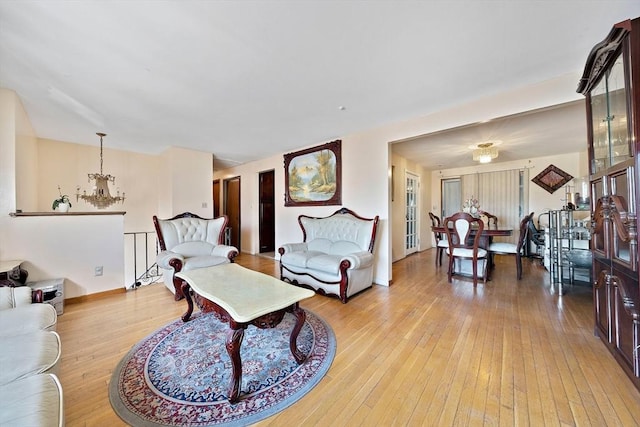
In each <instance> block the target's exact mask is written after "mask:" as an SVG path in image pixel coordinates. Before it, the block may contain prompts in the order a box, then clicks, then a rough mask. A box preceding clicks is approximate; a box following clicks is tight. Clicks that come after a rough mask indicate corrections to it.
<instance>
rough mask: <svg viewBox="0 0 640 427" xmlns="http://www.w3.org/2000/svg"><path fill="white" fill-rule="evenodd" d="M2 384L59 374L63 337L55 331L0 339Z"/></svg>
mask: <svg viewBox="0 0 640 427" xmlns="http://www.w3.org/2000/svg"><path fill="white" fill-rule="evenodd" d="M0 348H2V349H3V351H0V366H2V369H0V385H2V384H7V383H9V382H11V381H16V380H20V379H22V378H26V377H28V376H31V375H35V374H42V373H51V374H55V373H57V367H58V361H59V360H60V352H61V345H60V336H59V335H58V334H57V333H55V332H53V331H35V332H30V333H27V334H23V335H13V336H5V337H0Z"/></svg>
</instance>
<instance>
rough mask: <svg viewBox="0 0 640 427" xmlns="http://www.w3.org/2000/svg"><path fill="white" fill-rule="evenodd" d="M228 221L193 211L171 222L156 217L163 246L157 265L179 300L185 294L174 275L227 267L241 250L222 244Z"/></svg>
mask: <svg viewBox="0 0 640 427" xmlns="http://www.w3.org/2000/svg"><path fill="white" fill-rule="evenodd" d="M227 222H228V218H227V217H226V216H225V215H222V216H219V217H217V218H213V219H207V218H201V217H199V216H198V215H195V214H192V213H190V212H185V213H182V214H180V215H176V216H174V217H173V218H171V219H159V218H158V217H157V216H155V215H154V216H153V225H154V226H155V229H156V233H157V236H158V244H159V245H160V253H158V257H157V260H156V262H157V264H158V267H160V268H162V269H163V270H164V284H165V286H166V287H167V288H168V289H169V290H170V291H171V292H172V293H173V294H174V295H175V300H176V301H178V300H181V299H182V298H184V295H182V289H181V283H179V282H180V280H179V279H178V278H176V277H174V273H177V272H179V271H189V270H193V269H196V268H204V267H212V266H214V265H219V264H226V263H228V262H233V260H234V258H235V257H236V256H237V255H238V249H236V248H235V247H233V246H228V245H225V244H223V242H224V230H225V228H226V226H227Z"/></svg>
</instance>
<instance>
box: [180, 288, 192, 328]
mask: <svg viewBox="0 0 640 427" xmlns="http://www.w3.org/2000/svg"><path fill="white" fill-rule="evenodd" d="M190 288H191V287H190V286H189V284H188V283H187V282H186V280H183V281H182V294H183V295H184V296H185V299H186V300H187V311H186V312H185V313H184V314H183V315H182V321H183V322H186V321H188V320H189V318H190V317H191V314H192V313H193V300H192V299H191V292H189V289H190Z"/></svg>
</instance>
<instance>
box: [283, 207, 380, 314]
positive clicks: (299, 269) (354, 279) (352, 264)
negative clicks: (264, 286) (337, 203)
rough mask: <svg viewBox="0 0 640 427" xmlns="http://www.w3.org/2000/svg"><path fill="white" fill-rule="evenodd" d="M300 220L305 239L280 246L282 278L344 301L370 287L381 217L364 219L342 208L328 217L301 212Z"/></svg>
mask: <svg viewBox="0 0 640 427" xmlns="http://www.w3.org/2000/svg"><path fill="white" fill-rule="evenodd" d="M298 223H299V224H300V228H302V235H303V242H301V243H289V244H285V245H282V247H280V248H279V249H278V252H279V253H280V278H281V279H282V280H284V281H287V282H290V283H293V284H294V285H298V286H302V287H305V288H310V289H313V290H315V291H316V292H318V293H320V294H322V295H335V296H337V297H339V298H340V300H341V301H342V302H343V303H346V302H347V300H348V299H349V297H351V296H352V295H355V294H356V293H358V292H360V291H363V290H365V289H367V288H370V287H371V285H372V281H373V264H374V256H373V246H374V243H375V238H376V229H377V226H378V216H376V217H375V218H362V217H360V216H358V215H356V214H355V213H354V212H352V211H350V210H349V209H347V208H342V209H339V210H338V211H336V212H335V213H334V214H333V215H331V216H328V217H325V218H315V217H310V216H306V215H300V216H299V217H298Z"/></svg>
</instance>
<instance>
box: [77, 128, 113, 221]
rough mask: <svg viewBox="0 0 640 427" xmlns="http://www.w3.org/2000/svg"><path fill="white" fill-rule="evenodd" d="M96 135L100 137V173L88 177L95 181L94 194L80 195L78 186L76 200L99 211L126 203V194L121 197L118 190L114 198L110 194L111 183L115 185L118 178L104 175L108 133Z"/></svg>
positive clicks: (85, 192)
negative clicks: (116, 204) (89, 204)
mask: <svg viewBox="0 0 640 427" xmlns="http://www.w3.org/2000/svg"><path fill="white" fill-rule="evenodd" d="M96 135H98V136H99V137H100V173H89V174H87V176H88V177H89V182H91V180H95V182H96V183H95V185H94V186H93V193H92V194H87V191H86V190H85V191H84V192H83V193H84V194H80V186H79V185H78V187H77V189H76V190H77V191H76V200H79V199H82V200H84V201H85V202H89V203H91V204H92V205H93V206H95V207H96V208H98V209H104V208H107V207H109V206H111V205H112V204H114V203H115V202H122V203H124V193H122V196H120V190H119V189H118V190H117V194H116V196H115V197H114V196H112V195H111V193H109V183H112V184H115V182H116V177H115V176H113V175H104V174H103V173H102V138H103V137H105V136H107V134H106V133H101V132H97V133H96Z"/></svg>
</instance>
